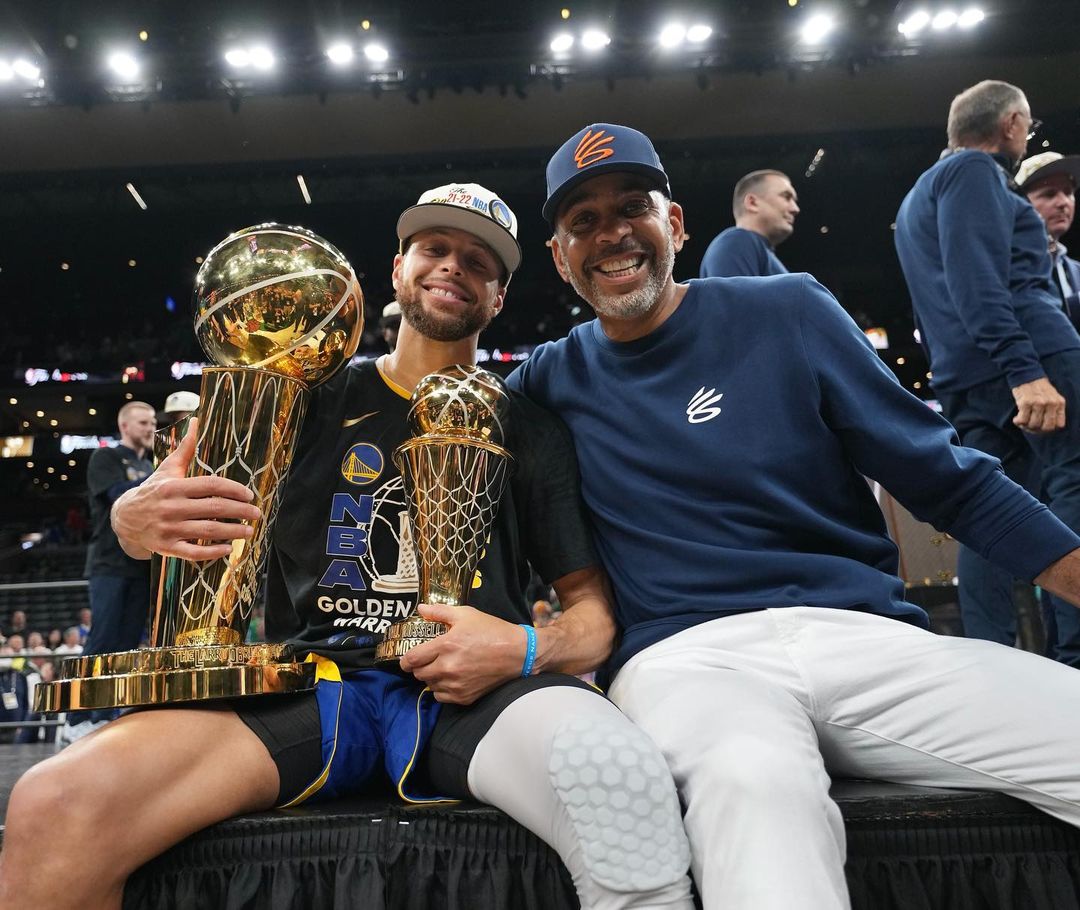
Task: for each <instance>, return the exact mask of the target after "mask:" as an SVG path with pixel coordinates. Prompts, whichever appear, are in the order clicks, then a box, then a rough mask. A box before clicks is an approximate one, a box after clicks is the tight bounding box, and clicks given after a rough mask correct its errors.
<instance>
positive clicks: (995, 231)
mask: <svg viewBox="0 0 1080 910" xmlns="http://www.w3.org/2000/svg"><path fill="white" fill-rule="evenodd" d="M939 181H940V183H939V186H938V205H937V228H938V236H939V237H940V241H941V256H942V267H943V268H944V272H945V284H946V287H947V288H948V293H949V297H950V299H951V300H952V303H953V306H954V307H955V308H956V311H957V314H958V315H959V316H960V318H961V320H962V321H963V324H964V326H965V328H966V329H967V332H968V334H969V335H970V336H971V339H972V341H974V342H975V344H976V345H978V347H979V348H980V349H981V350H983V351H985V352H986V354H987V355H989V357H990V358H991V359H992V360H993V361H994V363H995V364H996V365H997V367H998V369H1000V370H1001V372H1002V374H1003V375H1004V376H1005V378H1006V380H1007V381H1008V383H1009V386H1010V387H1011V388H1016V387H1017V386H1018V385H1021V384H1023V383H1025V382H1031V381H1033V380H1035V379H1040V378H1042V377H1043V376H1045V375H1046V373H1045V372H1044V371H1043V368H1042V366H1041V365H1040V363H1039V357H1038V355H1037V354H1036V352H1035V346H1034V345H1033V344H1032V343H1031V339H1030V338H1029V337H1028V335H1027V333H1026V332H1025V331H1024V330H1023V329H1022V328H1021V326H1020V324H1019V323H1018V322H1017V320H1016V314H1015V311H1014V310H1013V304H1012V294H1011V292H1010V290H1009V269H1010V267H1011V247H1012V232H1013V222H1014V216H1015V211H1014V207H1013V205H1012V199H1011V198H1010V196H1009V191H1008V190H1007V189H1006V188H1005V187H1004V186H1003V185H1002V181H1001V174H1000V173H999V172H998V167H997V165H996V164H994V162H993V160H992V159H991V158H990V157H989V156H981V155H979V156H970V157H967V158H965V160H964V161H963V162H962V163H960V165H959V166H957V167H954V168H949V169H947V170H945V171H943V172H942V173H941V175H940V178H939Z"/></svg>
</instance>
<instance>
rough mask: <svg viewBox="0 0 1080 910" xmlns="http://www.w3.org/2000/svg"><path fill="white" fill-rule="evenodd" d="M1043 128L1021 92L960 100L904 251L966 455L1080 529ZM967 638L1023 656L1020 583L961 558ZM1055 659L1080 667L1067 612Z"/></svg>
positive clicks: (1067, 351) (1077, 620)
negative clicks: (1030, 163) (1016, 598)
mask: <svg viewBox="0 0 1080 910" xmlns="http://www.w3.org/2000/svg"><path fill="white" fill-rule="evenodd" d="M1036 125H1037V124H1036V121H1035V120H1034V119H1033V118H1032V116H1031V109H1030V107H1029V106H1028V102H1027V99H1026V98H1025V97H1024V93H1023V92H1022V91H1020V89H1018V88H1016V87H1015V86H1013V85H1009V84H1008V83H1005V82H995V81H990V80H987V81H984V82H980V83H979V84H978V85H975V86H972V87H971V88H969V89H967V90H966V91H964V92H962V93H961V94H959V95H957V96H956V98H954V99H953V102H952V106H951V107H950V109H949V124H948V138H949V148H948V150H947V153H946V154H945V155H943V156H942V158H941V160H940V161H938V162H937V164H935V165H934V166H933V167H931V168H930V169H929V170H928V171H926V173H924V174H923V175H922V176H921V177H920V178H919V179H918V180H917V181H916V183H915V186H914V187H913V188H912V190H911V192H909V193H908V195H907V198H905V199H904V202H903V204H902V205H901V206H900V213H899V215H898V216H897V218H896V250H897V253H898V254H899V256H900V265H901V266H902V267H903V270H904V277H905V278H906V279H907V285H908V289H909V290H910V292H911V301H912V305H913V307H914V310H915V321H916V324H917V325H918V327H919V331H920V333H921V335H922V342H923V344H924V346H925V348H926V351H927V354H928V356H929V358H930V368H931V370H932V371H933V386H934V389H935V391H936V393H937V396H938V398H939V399H940V401H941V405H942V411H943V413H944V414H945V416H946V417H947V418H948V419H949V420H950V421H951V422H952V424H953V425H954V426H955V427H956V430H957V432H958V433H959V435H960V439H961V441H962V442H963V443H964V445H968V446H972V447H973V448H977V449H981V450H982V451H984V452H987V453H989V454H991V455H994V456H996V457H997V458H999V459H1001V462H1002V466H1003V467H1004V469H1005V472H1006V473H1007V474H1008V475H1009V476H1010V477H1012V478H1013V479H1014V480H1016V481H1017V482H1018V483H1022V484H1027V485H1028V486H1029V488H1030V489H1031V490H1032V491H1033V492H1038V491H1039V489H1041V490H1042V491H1043V495H1044V496H1045V498H1046V502H1047V504H1048V505H1049V506H1050V508H1051V510H1052V511H1054V512H1055V513H1056V514H1057V515H1058V517H1060V518H1061V519H1062V520H1063V521H1064V522H1065V523H1066V524H1067V525H1069V526H1070V527H1071V528H1072V529H1073V530H1078V529H1080V337H1078V336H1077V333H1076V331H1075V329H1074V328H1073V326H1072V324H1071V323H1070V322H1069V319H1068V317H1067V316H1066V315H1065V313H1064V312H1063V311H1062V308H1061V305H1060V303H1059V301H1058V299H1057V295H1056V294H1055V292H1054V289H1053V287H1052V285H1051V284H1050V274H1051V266H1050V257H1049V253H1048V251H1047V243H1046V228H1045V226H1044V225H1043V222H1042V219H1040V218H1039V215H1038V214H1037V213H1036V211H1035V209H1033V208H1032V207H1031V204H1030V203H1029V202H1028V201H1027V200H1026V199H1025V198H1024V197H1023V196H1021V195H1019V194H1018V193H1016V192H1015V191H1014V188H1013V187H1014V185H1013V183H1012V177H1011V175H1012V172H1013V169H1014V168H1015V166H1016V164H1017V162H1019V160H1020V159H1021V158H1022V157H1023V156H1024V152H1025V149H1026V148H1027V141H1028V138H1029V136H1030V135H1031V134H1032V133H1033V131H1034V128H1035V126H1036ZM958 574H959V576H960V607H961V611H962V615H963V620H964V627H965V629H966V631H967V634H968V635H969V636H971V637H974V638H984V639H988V640H992V641H1000V642H1003V643H1008V644H1011V643H1012V642H1013V640H1014V636H1015V617H1014V614H1013V610H1012V604H1011V599H1010V596H1009V595H1010V590H1009V589H1010V587H1011V585H1010V583H1009V582H1010V578H1009V576H1007V575H1004V574H1003V573H1002V572H1000V571H999V570H997V569H996V568H995V567H994V566H992V565H990V564H989V563H987V562H986V561H985V560H984V559H982V557H981V556H980V555H979V554H976V553H974V552H973V551H971V550H968V549H966V548H964V549H962V550H961V554H960V564H959V573H958ZM1054 612H1055V616H1056V619H1057V625H1058V641H1057V645H1056V648H1055V655H1054V656H1056V657H1057V658H1058V659H1059V660H1062V661H1064V662H1065V663H1069V664H1072V665H1074V666H1080V615H1078V613H1077V611H1076V609H1075V608H1074V607H1071V606H1069V605H1068V604H1064V603H1061V602H1058V603H1055V604H1054Z"/></svg>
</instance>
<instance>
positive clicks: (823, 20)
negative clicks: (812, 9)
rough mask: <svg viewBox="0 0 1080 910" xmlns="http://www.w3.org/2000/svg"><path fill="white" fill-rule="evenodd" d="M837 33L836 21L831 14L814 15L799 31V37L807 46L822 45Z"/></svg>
mask: <svg viewBox="0 0 1080 910" xmlns="http://www.w3.org/2000/svg"><path fill="white" fill-rule="evenodd" d="M834 31H836V19H835V18H834V17H833V16H832V14H831V13H814V14H813V15H812V16H810V17H809V18H808V19H807V20H806V21H805V22H804V23H803V24H802V28H800V29H799V37H800V38H801V39H802V40H803V41H805V42H806V43H807V44H820V43H821V42H822V41H824V40H825V39H826V38H827V37H828V36H829V35H831V34H832V33H833V32H834Z"/></svg>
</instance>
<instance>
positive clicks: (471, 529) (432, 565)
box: [376, 435, 511, 661]
mask: <svg viewBox="0 0 1080 910" xmlns="http://www.w3.org/2000/svg"><path fill="white" fill-rule="evenodd" d="M395 460H396V461H397V464H398V469H399V470H400V471H401V478H402V482H403V485H404V488H405V493H406V501H407V502H408V508H409V521H410V524H411V525H412V543H413V547H414V550H415V556H416V563H417V566H418V568H419V585H418V602H419V603H428V604H445V605H449V606H459V605H461V604H465V603H467V602H468V593H469V591H470V589H471V588H472V583H473V577H474V575H475V574H476V566H477V563H479V561H480V557H481V555H482V553H483V550H484V546H485V543H486V542H487V538H488V535H489V534H490V532H491V527H492V525H493V524H494V522H495V517H496V515H497V514H498V511H499V501H500V499H501V497H502V493H503V490H504V489H505V487H506V483H507V480H508V479H509V476H510V473H509V471H510V462H511V458H510V455H509V453H508V452H507V451H506V450H505V449H503V448H502V447H501V446H498V445H495V444H493V443H490V442H487V441H485V440H481V439H475V438H469V437H464V436H461V437H456V436H436V435H425V436H418V437H414V438H413V439H410V440H408V441H407V442H405V443H403V444H402V445H401V447H400V448H399V449H398V450H397V453H396V455H395ZM445 631H446V626H445V625H444V624H442V623H437V622H430V621H427V620H424V619H422V618H420V617H418V616H414V617H411V618H409V619H407V620H405V621H404V622H400V623H395V624H394V625H393V626H391V628H390V630H389V631H388V632H387V635H386V638H385V640H384V641H383V642H382V643H380V644H379V646H378V647H377V649H376V657H377V659H379V660H380V661H382V660H396V659H397V658H399V657H401V655H402V654H404V653H405V652H406V651H408V650H410V649H411V648H412V647H414V646H415V645H416V644H418V643H420V642H421V641H427V640H430V639H431V638H433V637H435V636H436V635H439V634H441V633H442V632H445Z"/></svg>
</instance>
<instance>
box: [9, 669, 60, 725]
mask: <svg viewBox="0 0 1080 910" xmlns="http://www.w3.org/2000/svg"><path fill="white" fill-rule="evenodd" d="M55 679H56V665H55V664H54V663H53V662H52V661H51V660H47V661H45V662H44V663H42V664H41V666H40V667H35V668H34V669H33V670H32V671H31V672H30V673H28V674H27V675H26V704H27V710H26V717H25V718H23V719H24V720H27V721H40V720H45V719H46V718H45V716H44V715H41V714H36V713H35V712H34V710H33V707H34V690H35V689H36V688H37V686H38V684H39V683H50V682H52V681H53V680H55ZM15 742H17V743H36V742H47V743H51V742H56V727H23V728H22V729H21V730H19V731H18V732H17V733H16V734H15Z"/></svg>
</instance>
